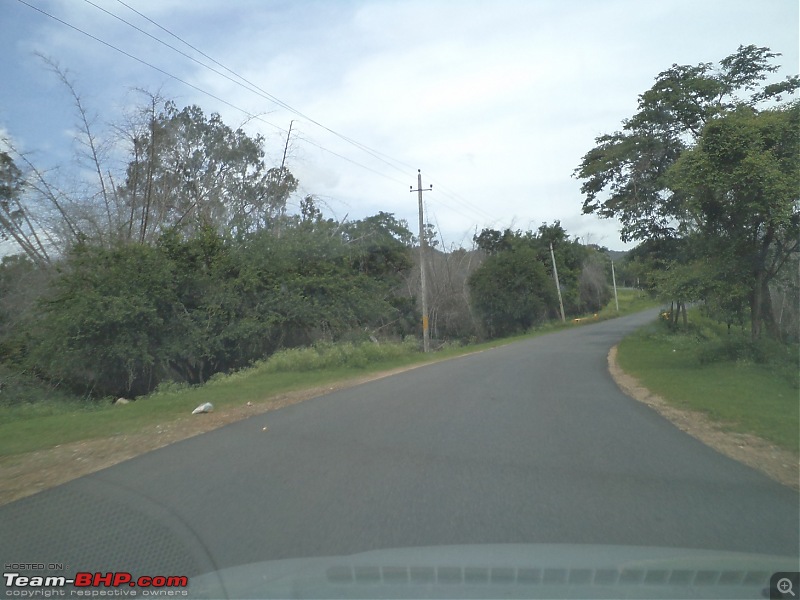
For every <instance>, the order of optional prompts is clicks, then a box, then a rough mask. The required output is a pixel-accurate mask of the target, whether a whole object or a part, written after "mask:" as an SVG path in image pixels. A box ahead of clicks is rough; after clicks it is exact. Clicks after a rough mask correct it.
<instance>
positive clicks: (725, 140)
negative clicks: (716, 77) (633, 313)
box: [668, 102, 800, 339]
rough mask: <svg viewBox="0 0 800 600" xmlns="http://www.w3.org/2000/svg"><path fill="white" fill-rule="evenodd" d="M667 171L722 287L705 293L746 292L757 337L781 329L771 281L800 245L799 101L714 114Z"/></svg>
mask: <svg viewBox="0 0 800 600" xmlns="http://www.w3.org/2000/svg"><path fill="white" fill-rule="evenodd" d="M668 179H669V182H670V186H671V188H672V189H674V190H675V191H676V193H680V194H682V195H684V196H685V202H686V207H687V211H688V212H689V213H691V214H692V215H693V218H694V220H695V221H696V222H697V236H696V240H695V244H696V246H698V247H699V248H701V249H702V250H703V251H704V252H703V254H704V256H706V257H708V258H707V262H708V263H710V264H712V265H713V266H714V271H715V272H714V273H713V284H711V285H712V290H713V289H714V288H716V289H717V290H718V291H717V293H716V294H714V293H713V291H712V293H706V294H704V296H706V297H709V296H711V297H714V296H717V297H718V296H722V297H724V298H726V299H732V300H735V299H737V298H742V299H744V298H746V299H747V302H748V304H749V306H750V321H751V331H752V337H753V338H754V339H755V338H758V337H759V336H760V335H761V333H762V329H763V328H764V327H766V329H767V330H768V332H769V333H770V334H771V335H773V336H774V337H777V336H778V330H777V327H776V323H775V320H774V317H773V311H772V305H771V302H770V293H769V284H770V283H771V282H772V281H773V280H774V279H775V277H777V275H778V273H779V272H780V271H781V269H782V268H783V266H784V265H785V264H786V262H787V261H788V260H789V258H790V257H791V256H792V254H794V253H796V252H798V249H800V103H797V102H795V103H794V104H792V105H790V106H787V107H782V108H775V109H771V110H766V111H763V112H761V113H758V112H756V111H755V110H753V109H752V108H750V107H747V106H740V107H739V108H737V109H736V110H734V111H731V112H728V113H727V114H725V115H724V116H721V117H720V118H717V119H714V120H713V121H712V122H710V123H709V124H708V125H706V126H705V128H704V129H703V132H702V134H701V137H700V139H699V143H698V144H697V145H696V146H695V147H694V148H692V149H691V150H687V151H686V152H684V153H683V154H682V155H681V157H680V158H679V159H678V161H677V162H676V164H675V165H674V167H673V168H672V169H671V171H670V174H669V178H668ZM719 281H723V282H725V283H726V284H727V285H725V286H722V288H721V289H720V286H719Z"/></svg>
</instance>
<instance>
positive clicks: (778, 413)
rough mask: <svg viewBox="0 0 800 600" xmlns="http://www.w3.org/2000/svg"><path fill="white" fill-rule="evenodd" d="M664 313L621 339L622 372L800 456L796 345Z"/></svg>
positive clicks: (695, 314) (696, 313)
mask: <svg viewBox="0 0 800 600" xmlns="http://www.w3.org/2000/svg"><path fill="white" fill-rule="evenodd" d="M665 317H666V318H662V319H661V320H660V321H659V322H657V323H654V324H653V325H651V326H648V327H645V328H643V329H641V330H639V331H637V332H636V333H634V334H632V335H630V336H628V337H627V338H625V339H624V340H623V341H622V342H621V343H620V345H619V348H618V354H617V360H618V362H619V365H620V366H621V367H622V369H623V370H624V371H625V372H626V373H629V374H631V375H633V376H634V377H636V378H637V379H638V380H639V381H640V382H641V383H642V384H643V385H644V386H645V387H647V388H648V389H649V390H651V391H652V392H654V393H656V394H658V395H659V396H661V397H662V398H663V399H664V400H665V401H667V402H668V403H670V404H672V405H674V406H676V407H678V408H683V409H689V410H694V411H699V412H701V413H704V414H706V415H707V416H708V417H710V418H711V419H712V420H713V421H715V422H716V423H717V424H718V425H719V426H721V427H722V428H723V429H726V430H729V431H736V432H742V433H751V434H754V435H757V436H759V437H760V438H762V439H765V440H768V441H770V442H772V443H773V444H775V445H777V446H779V447H781V448H784V449H786V450H790V451H792V452H794V453H795V454H798V453H800V445H799V441H800V435H798V433H799V431H800V402H798V398H800V368H798V367H799V363H800V348H798V345H797V344H796V343H795V344H782V343H780V342H777V341H775V340H769V339H763V340H759V341H757V342H753V341H752V340H751V339H750V335H749V331H747V330H746V328H736V329H733V330H731V331H728V328H727V326H726V325H724V324H720V323H718V322H716V321H715V320H713V319H710V318H708V317H704V316H703V315H702V314H701V312H700V310H699V309H693V310H689V314H688V320H687V322H688V325H687V326H686V327H685V328H680V329H675V328H673V327H670V324H669V321H668V317H669V315H668V313H665Z"/></svg>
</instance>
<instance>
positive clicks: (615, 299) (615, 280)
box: [611, 260, 619, 312]
mask: <svg viewBox="0 0 800 600" xmlns="http://www.w3.org/2000/svg"><path fill="white" fill-rule="evenodd" d="M611 281H612V282H613V283H614V303H615V304H616V305H617V312H619V298H617V276H616V275H615V274H614V261H613V260H612V261H611Z"/></svg>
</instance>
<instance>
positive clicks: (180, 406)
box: [0, 290, 655, 457]
mask: <svg viewBox="0 0 800 600" xmlns="http://www.w3.org/2000/svg"><path fill="white" fill-rule="evenodd" d="M619 300H620V311H619V313H617V311H616V308H615V306H614V303H613V301H612V303H611V305H610V306H609V307H606V308H605V309H603V310H602V311H600V313H598V314H597V316H596V317H595V316H594V315H586V316H585V317H584V318H582V319H581V320H580V321H579V322H578V323H577V324H586V323H592V322H596V321H598V320H605V319H608V318H613V317H615V316H618V315H624V314H629V313H631V312H636V311H637V310H642V309H644V308H648V307H649V306H654V305H655V304H654V302H653V301H652V300H649V299H648V298H647V297H646V296H645V295H644V294H642V293H641V292H637V291H635V290H621V293H620V299H619ZM574 326H576V323H575V322H572V321H567V323H560V322H552V323H547V324H544V325H542V326H540V327H537V328H536V329H535V330H533V331H531V332H528V333H525V334H522V335H518V336H514V337H509V338H503V339H498V340H492V341H490V342H484V343H480V344H470V345H457V344H451V345H447V346H445V347H443V348H441V349H439V351H437V352H435V353H432V354H428V355H425V354H422V353H420V352H419V351H418V349H417V344H416V342H414V341H410V342H408V343H403V344H380V345H375V344H370V343H367V344H361V345H353V344H335V345H334V344H322V345H319V346H316V347H312V348H297V349H290V350H285V351H282V352H279V353H276V354H275V355H273V356H271V357H270V358H269V359H267V360H265V361H262V362H259V363H257V364H255V365H254V366H253V367H251V368H249V369H244V370H242V371H239V372H237V373H233V374H230V375H221V374H219V375H216V376H214V377H212V378H211V380H210V381H209V382H208V383H206V384H205V385H203V386H194V387H189V386H182V385H176V384H171V385H170V384H168V385H162V386H160V387H159V389H158V390H156V391H155V392H154V393H152V394H150V395H149V396H146V397H143V398H140V399H137V400H136V401H135V402H132V403H130V404H127V405H125V406H122V407H119V406H112V405H111V404H110V403H109V402H103V403H97V402H78V401H74V400H73V401H65V400H64V399H63V398H60V397H59V398H49V399H45V400H42V401H38V402H30V403H23V404H18V405H14V406H0V457H5V456H13V455H19V454H24V453H28V452H33V451H36V450H41V449H45V448H51V447H53V446H57V445H61V444H68V443H70V442H77V441H83V440H91V439H98V438H107V437H113V436H118V435H124V434H132V433H137V432H139V431H142V430H144V429H145V428H147V427H149V426H152V425H157V424H160V423H166V422H170V421H174V420H176V419H179V418H182V417H185V416H186V415H188V414H189V413H190V412H191V411H192V409H194V408H195V407H196V406H198V405H200V404H203V403H205V402H211V403H212V404H213V405H214V407H215V409H217V410H222V409H225V408H226V407H233V406H241V405H242V404H246V403H247V402H252V403H253V404H258V403H262V402H264V401H267V400H269V399H270V398H274V397H276V396H278V395H280V394H284V393H287V392H292V391H296V390H301V389H309V388H315V387H319V386H325V385H329V384H333V383H341V382H344V381H347V380H354V379H358V378H362V377H364V376H365V375H370V374H378V373H381V372H384V371H390V370H393V369H397V368H402V367H409V366H413V365H420V364H425V363H430V362H435V361H439V360H446V359H449V358H454V357H457V356H461V355H464V354H469V353H472V352H479V351H482V350H487V349H490V348H494V347H497V346H502V345H505V344H510V343H513V342H515V341H519V340H522V339H528V338H531V337H535V336H539V335H544V334H547V333H552V332H555V331H559V330H562V329H566V328H571V327H574Z"/></svg>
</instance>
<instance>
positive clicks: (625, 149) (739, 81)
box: [575, 45, 800, 337]
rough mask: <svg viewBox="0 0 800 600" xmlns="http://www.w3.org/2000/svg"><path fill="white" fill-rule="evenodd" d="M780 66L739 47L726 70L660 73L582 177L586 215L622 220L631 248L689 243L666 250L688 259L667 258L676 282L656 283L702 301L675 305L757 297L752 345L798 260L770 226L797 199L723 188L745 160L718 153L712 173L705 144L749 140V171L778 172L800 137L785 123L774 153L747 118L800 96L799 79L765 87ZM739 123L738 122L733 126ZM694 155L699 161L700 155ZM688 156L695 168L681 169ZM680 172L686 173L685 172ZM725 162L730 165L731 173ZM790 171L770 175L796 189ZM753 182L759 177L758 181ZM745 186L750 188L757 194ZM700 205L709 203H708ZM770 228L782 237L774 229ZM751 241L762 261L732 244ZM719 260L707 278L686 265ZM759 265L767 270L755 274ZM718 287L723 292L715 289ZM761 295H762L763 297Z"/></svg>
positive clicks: (781, 226)
mask: <svg viewBox="0 0 800 600" xmlns="http://www.w3.org/2000/svg"><path fill="white" fill-rule="evenodd" d="M778 56H779V55H778V54H777V53H774V52H771V51H770V50H769V48H760V47H757V46H753V45H751V46H740V47H739V49H738V51H737V52H736V53H735V54H732V55H731V56H728V57H726V58H724V59H722V60H721V61H720V62H719V64H718V65H717V66H714V65H713V64H711V63H701V64H699V65H696V66H689V65H683V66H679V65H673V66H672V67H671V68H670V69H668V70H667V71H664V72H662V73H660V74H659V75H658V77H657V78H656V82H655V84H654V85H653V87H652V88H651V89H650V90H648V91H647V92H645V93H644V94H642V95H641V96H640V97H639V110H638V111H637V113H636V114H635V115H633V116H632V117H631V118H630V119H627V120H625V121H624V122H623V127H622V130H621V131H618V132H615V133H614V134H611V135H604V136H600V137H599V138H597V139H596V142H597V146H596V147H595V148H593V149H592V150H590V151H589V152H588V153H587V154H586V155H585V156H584V157H583V160H582V161H581V163H580V165H579V166H578V168H577V169H576V170H575V176H576V177H578V178H579V179H581V180H583V183H582V185H581V191H582V193H583V194H584V203H583V212H584V213H587V214H589V213H596V214H598V215H600V216H602V217H616V218H618V219H619V220H620V222H621V225H622V228H621V231H620V236H621V238H622V240H623V241H648V240H649V241H656V240H670V239H674V240H682V243H680V244H671V245H661V246H660V247H662V248H666V247H670V246H671V247H673V248H675V249H676V250H677V251H678V252H680V254H679V255H678V254H676V255H674V256H673V257H672V261H669V260H668V259H665V258H664V257H660V258H659V260H660V261H661V262H663V263H665V264H667V265H669V264H671V265H672V267H671V273H670V275H669V276H668V277H667V276H662V277H660V278H656V281H660V282H661V284H662V286H661V289H662V292H666V291H668V290H673V291H675V292H676V293H677V291H680V293H681V294H692V295H695V296H696V297H694V298H687V297H684V298H675V299H676V300H678V301H679V303H680V302H682V301H685V300H694V299H703V300H707V301H716V299H718V297H719V295H720V294H723V295H728V296H732V295H733V294H736V295H738V297H741V294H742V293H743V292H742V290H743V289H749V290H750V292H749V295H750V307H751V311H750V312H751V315H750V316H751V321H752V323H753V328H752V333H753V337H758V336H759V335H760V334H761V323H762V322H763V320H764V319H765V318H768V317H767V313H768V312H769V307H768V304H769V301H768V298H769V294H768V290H767V286H768V284H769V280H770V279H771V278H772V277H774V273H772V270H773V267H775V268H780V266H781V265H782V264H783V263H784V262H785V256H786V252H787V251H788V252H791V251H793V250H792V249H791V246H792V245H791V244H790V243H789V242H784V241H779V240H788V239H790V238H791V235H792V231H793V230H792V229H791V227H790V225H791V222H792V221H791V218H785V219H783V220H780V219H779V220H777V221H775V220H773V219H772V217H770V216H769V213H770V211H771V210H772V209H771V208H769V206H770V204H769V203H770V202H773V203H776V202H777V203H779V204H781V206H782V208H781V209H779V211H778V212H780V213H781V214H783V215H786V214H789V215H791V214H793V213H795V212H796V196H795V199H794V200H791V199H789V198H788V197H787V195H786V194H782V193H779V194H778V196H775V195H774V194H773V192H774V191H776V190H772V189H769V185H772V184H766V183H765V184H764V185H765V187H764V189H762V190H761V191H759V192H755V191H754V190H753V186H752V185H749V184H747V183H746V182H745V181H744V180H743V179H741V178H739V179H737V178H736V177H732V176H731V177H728V178H727V180H726V181H725V182H722V181H719V180H718V175H719V176H722V173H724V172H725V169H726V168H728V167H731V164H730V163H733V162H736V161H737V160H739V158H737V155H736V153H735V152H729V153H728V154H727V155H726V156H725V157H724V158H723V156H722V153H721V148H717V149H716V150H714V151H713V152H714V153H715V154H716V155H717V158H718V160H717V161H716V162H715V161H711V160H709V157H708V156H706V157H705V158H706V160H704V161H703V162H702V165H703V166H704V170H703V169H701V168H700V163H699V159H700V156H701V154H700V153H702V152H704V150H702V148H701V146H702V145H703V143H704V141H706V142H707V144H706V145H708V144H711V145H712V146H713V141H712V138H717V137H719V135H720V134H721V132H722V131H724V132H726V133H725V136H726V138H727V139H726V141H725V142H724V143H727V144H733V145H735V144H736V143H738V142H737V141H736V139H737V136H740V137H741V139H739V141H740V142H742V143H746V144H749V145H748V146H747V148H748V149H749V150H748V151H747V152H746V153H749V158H747V159H746V160H745V163H747V164H749V163H753V162H754V161H755V162H758V161H761V162H762V164H763V165H766V164H767V163H771V159H770V158H769V157H770V156H771V155H773V154H774V152H775V151H776V149H777V148H778V147H779V146H780V147H781V148H783V147H789V148H790V147H791V146H792V143H793V142H792V141H791V137H792V135H795V136H796V133H797V128H796V127H795V128H794V130H792V129H791V125H790V123H789V122H788V121H785V120H784V121H782V122H783V124H784V128H783V129H782V131H783V133H781V134H777V133H775V134H773V137H774V136H775V135H779V137H780V138H781V140H782V141H781V142H780V143H777V142H776V143H772V142H770V141H768V140H766V139H764V138H763V136H761V137H760V136H759V135H756V134H755V133H754V130H753V128H752V127H750V126H749V125H747V124H745V123H744V121H743V119H745V117H743V116H742V115H745V114H749V115H750V116H751V117H752V118H755V116H756V115H758V114H759V111H760V110H767V111H770V110H771V109H773V108H774V107H775V106H776V105H779V103H780V102H781V100H782V97H783V95H785V94H787V93H792V92H794V91H795V90H797V89H798V87H800V78H798V77H797V76H792V77H788V78H786V79H785V80H784V81H780V82H776V83H770V84H766V83H765V82H766V80H767V77H768V75H769V74H771V73H774V72H775V71H777V69H778V66H776V65H775V64H774V63H773V61H774V59H775V58H777V57H778ZM736 114H738V115H739V116H738V117H734V116H733V115H736ZM721 123H725V125H721ZM720 127H721V128H722V130H720V129H718V128H720ZM773 128H774V127H773ZM756 129H757V128H756ZM733 130H737V131H738V133H734V131H733ZM748 131H749V133H747V132H748ZM707 136H708V140H706V137H707ZM742 136H743V137H742ZM756 138H758V139H759V140H760V141H756ZM719 143H723V142H722V141H720V142H719ZM709 148H710V146H709ZM693 149H697V150H698V154H692V151H693ZM729 150H730V148H729ZM780 152H783V150H780ZM756 154H761V155H762V156H761V158H759V159H756V158H755V155H756ZM684 156H686V157H687V158H685V159H684V160H683V161H681V159H682V157H684ZM689 156H694V158H691V159H690V158H688V157H689ZM702 156H705V155H702ZM740 158H741V157H740ZM680 162H682V163H683V164H682V166H681V165H678V163H680ZM725 162H727V163H729V164H728V166H727V167H726V166H725V165H724V164H723V163H725ZM789 162H790V161H789V160H788V159H787V158H786V156H783V155H782V158H780V159H779V160H777V162H775V161H772V163H775V164H772V165H771V167H770V168H773V169H778V170H781V172H782V173H783V174H784V176H783V177H777V178H776V179H775V181H778V180H781V181H783V180H785V179H786V178H787V177H788V178H789V179H791V177H790V176H789V173H790V172H791V169H792V168H794V167H793V166H792V165H791V164H789ZM690 166H691V168H690ZM740 166H742V165H740ZM701 171H703V176H704V177H709V178H711V179H710V180H707V183H708V184H709V185H705V186H703V185H701V182H700V181H699V180H698V179H697V177H696V175H697V173H700V172H701ZM754 173H755V172H754V171H750V174H751V176H752V175H754ZM743 185H745V186H746V187H747V186H749V191H745V190H744V188H742V186H743ZM726 186H727V190H725V191H724V192H723V190H722V188H725V187H726ZM712 188H713V189H712ZM748 194H750V197H751V201H749V204H748V206H749V208H748V210H750V213H751V214H750V216H749V217H748V218H742V215H741V214H740V212H741V206H742V202H743V201H742V200H741V198H742V197H743V196H746V195H748ZM753 194H755V195H756V196H759V195H760V196H763V201H761V202H760V204H759V202H758V201H755V200H752V198H753ZM701 197H703V198H705V199H704V200H702V201H701V200H700V198H701ZM712 198H716V199H715V200H712ZM733 198H739V199H740V200H739V201H734V200H733ZM793 202H794V203H795V204H794V208H792V203H793ZM757 204H759V206H756V205H757ZM765 211H766V212H765ZM787 211H788V213H787ZM737 215H738V216H737ZM768 222H772V223H773V225H775V226H776V227H777V229H775V228H772V229H771V228H770V227H769V226H768V225H767V223H768ZM762 225H763V227H762ZM748 232H749V233H748ZM747 235H750V236H751V238H752V236H756V239H755V240H752V241H753V243H754V244H756V245H760V248H761V250H760V252H761V255H760V256H762V258H763V259H762V258H757V257H756V255H754V254H753V253H752V252H749V251H744V250H743V249H742V248H741V247H738V249H736V248H734V247H733V246H736V245H737V243H733V242H732V240H733V239H734V238H735V239H738V240H740V241H741V240H742V239H743V238H745V237H747ZM652 247H654V246H652ZM723 248H724V251H723ZM756 254H758V253H756ZM768 256H774V257H775V261H773V262H770V261H769V259H768V258H767V257H768ZM779 257H783V258H779ZM710 258H713V259H714V265H713V268H712V267H711V266H710V265H708V264H706V265H704V266H703V268H685V267H686V264H687V261H691V260H701V259H702V260H706V262H708V260H709V259H710ZM753 260H755V261H756V263H757V264H761V266H760V267H754V266H753V264H754V263H753V262H752V261H753ZM765 261H766V262H765ZM697 277H701V278H704V280H705V283H704V284H702V285H701V284H700V282H698V281H695V282H694V283H692V281H690V280H695V279H696V278H697ZM711 279H715V280H717V283H715V284H714V285H711V281H710V280H711ZM720 279H722V280H727V281H728V282H729V284H730V285H729V286H728V288H727V289H724V288H723V287H721V286H720V285H719V284H718V281H719V280H720ZM756 288H758V289H760V290H761V291H760V292H755V291H754V290H755V289H756ZM734 304H735V303H734ZM729 308H730V307H729Z"/></svg>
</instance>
